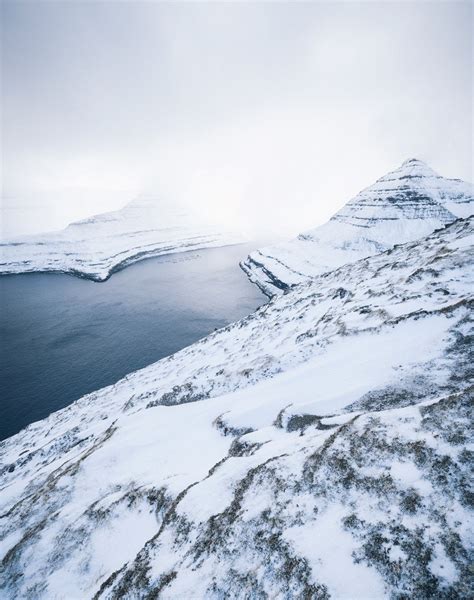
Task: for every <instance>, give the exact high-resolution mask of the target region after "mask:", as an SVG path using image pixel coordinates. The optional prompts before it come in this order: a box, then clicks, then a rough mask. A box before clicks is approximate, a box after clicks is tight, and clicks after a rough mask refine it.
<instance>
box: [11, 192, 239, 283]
mask: <svg viewBox="0 0 474 600" xmlns="http://www.w3.org/2000/svg"><path fill="white" fill-rule="evenodd" d="M243 241H245V239H244V237H243V236H242V235H241V234H239V233H237V232H234V231H230V230H227V231H226V230H223V229H222V228H220V227H218V226H217V225H214V224H212V223H209V222H206V221H205V220H204V219H202V218H201V217H200V215H199V214H196V213H193V212H192V211H190V210H188V209H185V208H183V207H179V206H175V205H173V204H171V203H169V202H164V201H162V200H161V199H160V198H157V197H156V196H153V195H141V196H138V197H137V198H136V199H134V200H132V201H131V202H129V203H128V204H127V205H125V206H124V207H123V208H122V209H120V210H115V211H111V212H107V213H102V214H98V215H94V216H92V217H89V218H87V219H82V220H81V221H76V222H75V223H71V224H70V225H68V226H67V227H66V228H65V229H63V230H62V231H59V232H55V233H47V234H43V235H33V236H25V237H22V238H18V239H15V240H11V241H10V242H6V243H2V244H0V274H9V273H26V272H35V271H36V272H42V271H59V272H63V273H70V274H73V275H77V276H80V277H86V278H88V279H93V280H95V281H104V280H106V279H108V278H109V277H110V275H111V274H112V273H114V272H115V271H117V270H119V269H122V268H124V267H126V266H128V265H130V264H132V263H134V262H137V261H139V260H143V259H145V258H150V257H153V256H160V255H163V254H171V253H175V252H183V251H186V250H197V249H202V248H210V247H216V246H226V245H228V244H235V243H240V242H243Z"/></svg>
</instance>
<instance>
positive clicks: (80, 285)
mask: <svg viewBox="0 0 474 600" xmlns="http://www.w3.org/2000/svg"><path fill="white" fill-rule="evenodd" d="M253 249H254V246H252V247H250V246H249V245H236V246H227V247H225V248H213V249H207V250H200V251H196V252H185V253H181V254H174V255H169V256H163V257H159V258H152V259H148V260H144V261H142V262H139V263H137V264H135V265H132V266H130V267H128V268H126V269H124V270H123V271H120V272H118V273H115V274H114V275H113V276H112V277H111V278H110V279H109V280H108V281H106V282H103V283H96V282H92V281H89V280H86V279H78V278H76V277H73V276H70V275H62V274H52V273H51V274H50V273H38V274H36V273H34V274H33V273H30V274H24V275H9V276H4V277H0V308H1V310H0V344H1V345H0V385H1V396H0V439H4V438H6V437H9V436H11V435H13V434H15V433H17V432H18V431H19V430H20V429H22V428H23V427H25V426H26V425H28V424H29V423H32V422H34V421H37V420H39V419H42V418H44V417H46V416H47V415H48V414H50V413H51V412H53V411H55V410H58V409H60V408H63V407H64V406H67V405H68V404H70V403H71V402H73V401H74V400H77V399H78V398H80V397H81V396H83V395H84V394H86V393H88V392H92V391H94V390H97V389H99V388H101V387H104V386H106V385H109V384H111V383H114V382H116V381H117V380H118V379H120V378H121V377H123V376H124V375H126V374H127V373H130V372H131V371H135V370H137V369H140V368H142V367H145V366H147V365H149V364H151V363H153V362H155V361H157V360H159V359H160V358H163V357H164V356H168V355H169V354H172V353H173V352H176V351H177V350H180V349H181V348H184V347H185V346H187V345H189V344H191V343H193V342H194V341H196V340H198V339H199V338H201V337H204V336H205V335H207V334H208V333H210V332H212V331H213V330H214V329H215V328H219V327H223V326H225V325H227V324H228V323H230V322H232V321H235V320H238V319H240V318H242V317H244V316H246V315H247V314H249V313H251V312H252V311H253V310H255V309H256V308H257V307H258V306H260V305H261V304H263V303H264V302H265V301H266V298H265V296H263V295H262V294H261V293H260V291H259V290H258V289H257V287H256V286H254V285H252V284H251V283H250V282H249V281H248V279H247V277H246V276H245V274H244V273H243V272H242V271H241V269H240V268H239V265H238V263H239V260H240V259H242V258H243V257H245V256H246V255H247V254H248V253H249V252H250V251H251V250H253Z"/></svg>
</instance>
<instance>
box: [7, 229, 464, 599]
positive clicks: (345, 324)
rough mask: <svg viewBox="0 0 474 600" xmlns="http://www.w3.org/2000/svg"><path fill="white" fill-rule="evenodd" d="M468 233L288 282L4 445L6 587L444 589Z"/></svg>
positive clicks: (128, 592)
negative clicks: (247, 310) (235, 317)
mask: <svg viewBox="0 0 474 600" xmlns="http://www.w3.org/2000/svg"><path fill="white" fill-rule="evenodd" d="M473 230H474V226H473V219H470V220H468V221H456V222H454V223H452V224H450V225H448V226H447V227H446V228H444V229H442V230H439V231H437V232H434V233H432V234H431V235H430V236H428V237H426V238H424V239H422V240H420V241H414V242H410V243H407V244H405V245H399V246H397V248H394V249H393V250H392V251H390V252H385V253H383V254H378V255H375V256H372V257H370V258H367V259H363V260H360V261H358V262H356V263H353V264H350V265H346V266H343V267H341V268H339V269H337V270H334V271H332V272H330V273H326V274H323V275H321V276H319V277H316V278H315V279H312V280H308V281H306V282H303V283H302V284H300V285H299V286H296V287H295V288H293V289H290V290H288V291H287V292H286V293H284V294H282V295H280V296H278V297H276V298H274V299H273V300H272V301H271V302H270V303H269V304H267V305H265V306H264V307H262V308H260V309H258V310H257V311H256V312H255V313H253V314H252V315H250V316H249V317H247V318H245V319H242V320H241V321H239V322H237V323H234V324H232V325H229V326H227V327H225V328H223V329H221V330H219V331H217V332H214V333H213V334H211V335H210V336H208V337H207V338H204V339H203V340H200V341H199V342H197V343H196V344H193V345H192V346H190V347H188V348H185V349H183V350H182V351H180V352H178V353H176V354H175V355H173V356H172V357H169V358H166V359H163V360H161V361H159V362H157V363H155V364H153V365H150V366H149V367H147V368H145V369H142V370H140V371H137V372H136V373H133V374H130V375H128V376H127V377H126V378H124V379H122V380H121V381H119V382H117V383H116V384H115V385H112V386H109V387H107V388H104V389H102V390H99V391H97V392H94V393H93V394H89V395H87V396H85V397H84V398H82V399H80V400H79V401H77V402H76V403H74V404H73V405H71V406H69V407H67V408H65V409H63V410H61V411H58V412H57V413H54V414H52V415H51V416H50V417H48V418H47V419H45V420H43V421H40V422H38V423H34V424H32V425H30V426H29V427H28V428H26V429H25V430H23V431H22V432H20V433H19V434H17V435H16V436H13V437H12V438H10V439H8V440H6V441H5V442H3V443H2V445H1V446H0V463H1V467H0V469H1V470H0V473H1V479H0V490H1V494H0V514H1V515H3V517H0V532H1V535H2V538H3V540H4V541H3V544H2V549H3V551H4V553H5V562H4V569H5V577H4V586H5V587H4V590H5V594H6V596H7V597H9V598H24V597H28V596H30V597H35V598H38V599H42V598H47V599H49V598H64V599H67V600H71V599H74V598H84V597H93V596H94V595H95V594H98V597H101V598H112V597H145V596H146V595H147V594H149V593H152V592H153V593H157V590H159V589H161V590H162V591H161V592H160V595H161V597H163V598H188V597H198V598H208V597H209V598H213V597H216V598H218V597H223V595H224V594H225V595H226V596H227V597H230V598H238V597H241V594H242V590H245V591H248V592H249V594H253V595H254V596H257V597H258V596H262V597H263V596H264V595H265V594H266V595H268V596H271V597H277V598H292V597H295V598H296V597H305V596H307V597H318V594H319V596H320V597H324V594H325V593H326V594H328V595H331V597H336V598H354V597H356V598H362V597H363V598H381V597H390V596H395V595H406V596H410V597H425V596H426V589H427V588H425V587H423V586H424V585H427V584H426V583H425V582H426V581H427V580H428V579H429V577H432V580H429V581H430V582H431V583H430V585H432V586H435V584H436V586H438V587H437V588H436V590H440V589H445V588H449V590H448V591H449V593H451V595H453V596H455V595H456V594H459V590H460V589H462V585H465V582H464V579H462V577H464V576H463V575H462V574H463V573H465V572H466V571H465V570H463V569H464V568H465V567H466V564H467V560H468V559H467V558H466V557H467V550H466V548H467V544H468V540H469V533H470V531H471V529H470V527H469V526H468V525H467V524H468V523H469V519H470V517H469V512H468V509H467V507H466V505H465V502H464V495H463V494H464V491H463V489H464V488H463V485H464V484H463V483H462V482H463V481H464V480H465V479H466V480H467V472H468V463H467V462H466V461H464V462H463V459H462V452H463V451H464V450H465V449H466V448H467V440H465V439H464V437H463V436H467V434H468V425H469V420H468V418H467V416H466V415H465V414H464V412H463V411H464V410H465V405H466V398H467V385H468V378H467V376H466V374H467V368H468V366H466V365H468V360H467V348H466V345H464V344H463V343H462V339H463V336H465V335H466V334H467V333H468V331H469V329H468V323H467V319H468V317H469V307H468V304H467V303H468V301H469V299H470V297H471V289H472V283H473V281H472V273H471V270H470V269H469V265H470V260H471V252H472V240H473ZM467 240H468V241H469V244H467V243H466V241H467ZM446 248H449V249H450V251H449V252H446V251H445V249H446ZM421 267H422V268H421ZM420 268H421V269H420ZM417 271H419V273H418V274H417V275H416V276H414V275H413V274H414V273H416V272H417ZM432 271H434V272H435V273H436V276H435V277H433V272H432ZM446 289H449V293H448V294H446V293H444V291H443V290H446ZM460 340H461V341H460ZM298 419H299V421H298ZM305 419H306V420H305ZM295 423H296V424H297V425H294V424H295ZM291 424H293V426H290V425H291ZM461 434H462V435H461ZM420 457H421V458H420ZM446 461H451V462H449V463H447V464H449V468H448V469H445V470H444V471H437V469H439V468H440V467H438V466H437V465H443V464H445V463H446ZM12 466H13V467H14V469H13V470H12V469H11V467H12ZM440 474H441V475H442V476H440ZM445 481H446V483H444V482H445ZM440 515H441V517H440ZM456 536H457V537H456ZM458 538H459V544H461V546H454V550H453V552H454V558H452V557H450V559H449V560H451V561H452V562H453V565H454V566H453V565H451V564H450V563H449V561H447V560H446V557H445V555H444V554H443V548H444V544H445V543H446V540H447V539H451V540H452V539H458ZM381 539H382V540H383V543H382V546H381V545H380V544H381V542H380V540H381ZM415 540H416V543H415ZM443 540H445V541H443ZM420 548H421V549H420ZM417 552H420V553H425V554H423V555H424V556H425V555H427V554H429V553H431V554H430V556H431V557H432V560H431V562H429V564H428V565H427V564H426V561H423V560H421V559H420V557H419V555H418V554H417ZM454 563H456V564H454ZM117 571H120V572H118V573H117V574H116V575H115V577H114V578H111V579H109V578H110V577H111V576H112V574H113V573H114V572H117ZM341 573H342V574H343V576H341ZM429 573H431V575H429ZM433 581H434V583H433ZM101 586H102V587H101ZM436 586H435V587H436ZM430 589H435V588H430ZM239 594H240V596H239ZM423 594H424V595H425V596H423ZM434 594H435V595H436V591H435V592H434Z"/></svg>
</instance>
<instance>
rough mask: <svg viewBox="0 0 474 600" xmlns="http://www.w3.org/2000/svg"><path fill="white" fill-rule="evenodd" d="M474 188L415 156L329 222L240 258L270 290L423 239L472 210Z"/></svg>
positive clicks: (364, 192)
mask: <svg viewBox="0 0 474 600" xmlns="http://www.w3.org/2000/svg"><path fill="white" fill-rule="evenodd" d="M473 207H474V188H473V186H472V185H471V184H469V183H466V182H463V181H460V180H458V179H446V178H445V177H441V176H440V175H438V174H437V173H435V172H434V171H433V170H432V169H431V168H430V167H428V165H426V164H425V163H423V162H421V161H419V160H416V159H410V160H407V161H405V162H404V163H403V164H402V165H401V167H399V168H398V169H396V170H395V171H393V172H391V173H388V174H387V175H385V176H384V177H382V178H380V179H379V180H377V181H376V182H375V183H374V184H373V185H371V186H370V187H368V188H367V189H365V190H363V191H362V192H360V193H359V194H357V196H356V197H355V198H353V199H352V200H350V201H349V202H348V203H347V204H346V205H345V206H344V207H343V208H342V209H341V210H340V211H338V212H337V213H336V214H335V215H334V216H333V217H332V218H331V219H330V220H329V221H328V222H327V223H325V224H324V225H321V226H320V227H317V228H316V229H313V230H311V231H308V232H306V233H303V234H301V235H299V236H298V237H297V238H296V239H294V240H291V241H289V242H286V243H283V244H278V245H275V246H269V247H266V248H262V249H261V250H257V251H255V252H252V253H251V254H250V255H249V256H248V257H247V259H246V260H244V261H243V262H242V263H241V266H242V268H243V269H244V271H245V272H246V273H247V274H248V275H249V277H250V279H251V280H252V281H253V282H254V283H256V284H257V285H259V286H260V287H261V288H262V290H263V291H264V292H265V293H267V294H268V295H270V296H271V295H273V294H275V293H279V291H281V290H282V289H285V288H286V287H287V286H289V285H293V284H295V283H300V282H301V281H304V280H305V279H306V278H307V277H313V276H315V275H318V274H320V273H323V272H325V271H329V270H331V269H334V268H337V267H339V266H341V265H343V264H346V263H349V262H353V261H355V260H358V259H360V258H363V257H365V256H371V255H373V254H377V253H378V252H382V251H384V250H387V249H389V248H391V247H393V246H394V245H395V244H400V243H404V242H407V241H411V240H415V239H419V238H421V237H423V236H425V235H428V234H429V233H430V232H431V231H434V229H436V228H438V227H441V226H442V225H445V224H446V223H450V222H452V221H454V220H455V219H456V218H458V217H467V216H469V215H471V214H472V213H473V212H474V209H473Z"/></svg>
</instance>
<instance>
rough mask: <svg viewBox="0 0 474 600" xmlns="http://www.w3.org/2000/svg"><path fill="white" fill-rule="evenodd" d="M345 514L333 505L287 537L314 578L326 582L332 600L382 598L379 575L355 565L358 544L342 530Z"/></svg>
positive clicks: (383, 591) (293, 529)
mask: <svg viewBox="0 0 474 600" xmlns="http://www.w3.org/2000/svg"><path fill="white" fill-rule="evenodd" d="M344 515H345V508H344V507H341V506H338V505H333V506H331V507H330V508H328V509H327V510H326V511H325V512H324V514H323V515H321V516H319V518H318V519H317V520H314V521H313V522H312V523H311V522H310V523H305V525H304V526H302V527H292V528H290V529H288V530H287V531H286V532H285V538H286V539H288V540H289V541H290V542H291V544H292V545H293V546H294V547H295V549H296V550H297V552H298V554H302V555H303V556H305V557H307V559H308V561H309V563H310V565H311V570H312V571H313V573H314V576H315V578H317V579H318V580H322V581H324V582H325V584H326V585H327V588H328V592H329V593H330V595H331V598H334V599H340V600H343V599H344V600H351V599H353V598H364V600H371V599H374V600H376V599H378V598H383V597H384V596H385V586H384V582H383V579H382V578H381V577H380V575H378V574H377V572H376V571H375V570H374V569H371V568H369V567H367V566H366V565H364V564H361V563H356V562H354V558H353V556H352V555H353V553H354V551H355V550H356V549H357V543H356V541H355V540H354V538H353V537H352V536H351V535H350V534H349V533H347V532H346V531H344V529H343V528H342V527H341V521H342V519H343V517H344Z"/></svg>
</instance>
